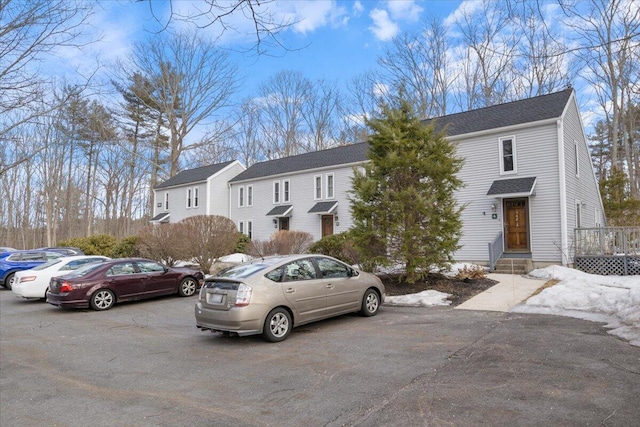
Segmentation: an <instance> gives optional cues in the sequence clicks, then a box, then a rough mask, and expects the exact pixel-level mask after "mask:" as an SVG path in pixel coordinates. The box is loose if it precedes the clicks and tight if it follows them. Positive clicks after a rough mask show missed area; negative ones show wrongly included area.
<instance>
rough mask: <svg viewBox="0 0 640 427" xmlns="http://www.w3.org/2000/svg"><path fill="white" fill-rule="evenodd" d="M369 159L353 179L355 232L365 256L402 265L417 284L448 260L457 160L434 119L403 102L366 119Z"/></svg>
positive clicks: (455, 232)
mask: <svg viewBox="0 0 640 427" xmlns="http://www.w3.org/2000/svg"><path fill="white" fill-rule="evenodd" d="M367 126H368V127H369V128H370V129H371V131H372V133H371V135H370V136H369V139H368V143H369V159H370V162H369V163H367V164H366V165H365V167H364V172H361V171H356V172H355V174H354V178H353V190H352V197H351V212H352V215H353V219H354V235H355V236H356V242H357V244H358V246H359V247H360V249H361V252H362V254H363V256H364V258H365V262H369V263H375V264H377V265H396V264H402V265H404V267H405V269H406V280H407V282H408V283H415V282H416V281H417V280H419V279H420V278H421V277H423V276H424V275H426V274H427V273H428V272H429V270H430V269H431V268H432V267H434V266H444V265H445V264H446V263H449V262H451V261H453V259H452V255H453V252H455V251H456V250H457V249H458V248H459V247H460V246H459V245H458V241H459V238H460V233H461V229H462V222H461V219H460V213H461V211H462V207H461V206H458V205H457V204H456V200H455V197H454V192H455V191H456V190H457V189H458V188H460V187H461V186H462V181H461V180H459V179H458V178H457V176H456V174H457V173H458V172H459V171H460V169H461V168H462V160H461V159H459V158H457V157H456V156H455V146H454V145H453V144H452V143H450V142H449V141H448V140H447V139H446V138H445V134H444V132H436V130H435V129H434V125H433V124H429V125H425V124H424V123H422V122H421V121H420V120H419V119H418V118H417V116H416V113H415V111H414V109H413V107H412V106H411V105H410V104H409V103H408V102H407V101H404V100H401V101H400V103H399V106H398V107H397V108H391V107H389V106H383V109H382V116H381V118H377V119H373V120H370V121H368V122H367Z"/></svg>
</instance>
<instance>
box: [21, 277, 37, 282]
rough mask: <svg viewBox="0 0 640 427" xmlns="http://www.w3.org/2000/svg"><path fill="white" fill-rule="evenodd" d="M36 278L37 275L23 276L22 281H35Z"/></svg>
mask: <svg viewBox="0 0 640 427" xmlns="http://www.w3.org/2000/svg"><path fill="white" fill-rule="evenodd" d="M34 280H36V276H23V277H21V278H20V283H23V282H33V281H34Z"/></svg>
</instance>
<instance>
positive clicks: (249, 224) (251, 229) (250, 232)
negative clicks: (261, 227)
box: [247, 221, 253, 239]
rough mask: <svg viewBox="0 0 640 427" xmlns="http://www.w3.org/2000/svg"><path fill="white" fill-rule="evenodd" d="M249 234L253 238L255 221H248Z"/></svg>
mask: <svg viewBox="0 0 640 427" xmlns="http://www.w3.org/2000/svg"><path fill="white" fill-rule="evenodd" d="M247 236H248V237H249V238H250V239H251V238H253V221H247Z"/></svg>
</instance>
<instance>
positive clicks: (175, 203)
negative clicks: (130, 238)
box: [154, 161, 245, 223]
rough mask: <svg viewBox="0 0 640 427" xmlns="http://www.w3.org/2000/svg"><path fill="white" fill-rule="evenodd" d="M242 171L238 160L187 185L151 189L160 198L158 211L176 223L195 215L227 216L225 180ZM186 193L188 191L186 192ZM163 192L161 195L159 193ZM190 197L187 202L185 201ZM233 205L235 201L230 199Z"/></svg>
mask: <svg viewBox="0 0 640 427" xmlns="http://www.w3.org/2000/svg"><path fill="white" fill-rule="evenodd" d="M244 170H245V168H244V166H242V165H241V164H240V162H237V161H236V162H232V163H231V164H229V165H228V166H226V167H225V168H223V169H222V170H220V171H219V172H218V173H216V174H214V175H212V176H211V177H209V178H208V179H207V180H206V181H200V182H191V183H189V184H187V185H181V186H176V187H168V188H163V189H160V190H157V191H155V194H156V197H158V198H161V197H163V202H162V204H161V206H160V207H158V211H156V212H155V213H154V216H155V215H158V214H159V213H162V212H168V213H169V214H170V216H169V221H170V222H171V223H176V222H180V221H182V220H183V219H185V218H189V217H191V216H196V215H220V216H225V217H229V204H230V203H232V202H231V200H236V199H235V197H237V194H236V195H234V199H230V194H229V181H230V180H231V179H232V178H233V177H235V176H237V175H238V174H239V173H241V172H243V171H244ZM189 193H190V194H189ZM162 195H164V196H162ZM189 199H190V202H189ZM233 203H234V204H235V202H233Z"/></svg>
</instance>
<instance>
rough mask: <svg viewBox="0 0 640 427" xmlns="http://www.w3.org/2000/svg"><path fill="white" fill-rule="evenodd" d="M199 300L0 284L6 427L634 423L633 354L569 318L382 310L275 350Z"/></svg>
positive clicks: (638, 390)
mask: <svg viewBox="0 0 640 427" xmlns="http://www.w3.org/2000/svg"><path fill="white" fill-rule="evenodd" d="M194 304H195V297H192V298H178V297H167V298H160V299H156V300H150V301H145V302H136V303H128V304H122V305H116V306H115V307H114V308H113V309H111V310H109V311H106V312H92V311H86V310H61V309H58V308H55V307H53V306H50V305H48V304H45V303H44V302H41V301H26V300H22V299H19V298H17V297H16V296H15V295H14V294H13V293H12V292H10V291H7V290H5V289H4V288H2V289H1V290H0V425H1V426H186V425H189V426H480V425H487V426H588V425H593V426H598V425H604V426H637V425H638V420H640V400H639V398H638V396H640V348H638V347H633V346H631V345H629V344H628V343H627V342H625V341H622V340H620V339H618V338H616V337H614V336H611V335H608V334H607V333H606V331H605V329H604V328H603V327H602V326H601V325H599V324H597V323H592V322H587V321H582V320H577V319H571V318H564V317H556V316H544V315H531V314H526V315H525V314H514V313H498V312H480V311H467V310H453V309H451V308H446V307H439V308H423V307H422V308H421V307H387V306H385V307H383V308H382V310H381V311H380V313H379V314H378V315H377V316H375V317H373V318H362V317H359V316H356V315H348V316H342V317H339V318H335V319H331V320H328V321H323V322H319V323H315V324H311V325H306V326H303V327H301V328H298V329H295V330H294V332H293V333H292V334H291V336H290V337H289V338H288V339H287V340H286V341H284V342H281V343H277V344H269V343H266V342H264V341H262V339H261V338H260V337H244V338H239V337H225V336H222V335H219V334H211V333H205V332H200V331H199V330H197V329H196V327H195V323H194V316H193V306H194Z"/></svg>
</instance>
